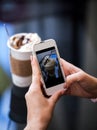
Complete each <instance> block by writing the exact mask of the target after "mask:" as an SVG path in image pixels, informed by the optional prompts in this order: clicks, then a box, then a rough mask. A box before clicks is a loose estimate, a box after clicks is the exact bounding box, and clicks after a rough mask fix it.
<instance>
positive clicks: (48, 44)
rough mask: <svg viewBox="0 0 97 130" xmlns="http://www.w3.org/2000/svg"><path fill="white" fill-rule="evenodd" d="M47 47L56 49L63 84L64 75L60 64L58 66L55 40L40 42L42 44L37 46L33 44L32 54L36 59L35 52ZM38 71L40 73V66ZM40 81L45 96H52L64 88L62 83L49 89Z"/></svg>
mask: <svg viewBox="0 0 97 130" xmlns="http://www.w3.org/2000/svg"><path fill="white" fill-rule="evenodd" d="M43 43H45V44H43ZM49 47H55V49H56V53H57V56H58V60H59V65H60V68H61V71H62V75H63V78H64V82H65V75H64V72H63V69H62V66H61V64H60V56H59V52H58V48H57V45H56V42H55V40H53V39H48V40H45V41H42V42H41V43H39V44H35V45H34V46H33V54H34V55H35V56H36V58H37V55H36V51H40V50H43V49H47V48H49ZM37 61H38V59H37ZM38 66H39V64H38ZM39 69H40V72H41V68H40V66H39ZM42 81H43V86H44V89H45V91H46V93H47V95H52V94H53V93H55V92H56V91H57V90H61V89H64V88H63V85H64V83H61V84H59V85H56V86H52V87H50V88H46V86H45V83H44V80H43V78H42Z"/></svg>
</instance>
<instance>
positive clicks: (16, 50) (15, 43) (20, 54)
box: [7, 33, 41, 87]
mask: <svg viewBox="0 0 97 130" xmlns="http://www.w3.org/2000/svg"><path fill="white" fill-rule="evenodd" d="M40 41H41V38H40V37H39V36H38V34H37V33H19V34H15V35H13V36H12V37H10V39H9V40H8V43H7V44H8V47H9V48H10V66H11V72H12V80H13V83H14V84H15V85H17V86H19V87H27V86H29V85H30V84H31V80H32V70H31V63H30V55H32V48H33V45H34V44H37V43H39V42H40Z"/></svg>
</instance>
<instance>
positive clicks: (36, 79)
mask: <svg viewBox="0 0 97 130" xmlns="http://www.w3.org/2000/svg"><path fill="white" fill-rule="evenodd" d="M30 59H31V66H32V83H33V84H35V86H36V87H37V86H40V85H41V81H40V80H41V74H40V71H39V67H38V63H37V60H36V57H35V56H33V57H32V56H31V58H30Z"/></svg>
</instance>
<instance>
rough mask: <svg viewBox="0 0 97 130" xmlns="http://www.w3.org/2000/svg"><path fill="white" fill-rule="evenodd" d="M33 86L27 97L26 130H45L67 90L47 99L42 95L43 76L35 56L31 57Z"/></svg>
mask: <svg viewBox="0 0 97 130" xmlns="http://www.w3.org/2000/svg"><path fill="white" fill-rule="evenodd" d="M31 66H32V72H33V74H32V84H31V85H30V88H29V90H28V92H27V93H26V95H25V99H26V104H27V126H26V127H25V129H24V130H45V129H46V128H47V126H48V124H49V122H50V120H51V118H52V115H53V110H54V107H55V104H56V102H57V101H58V99H59V98H60V97H61V96H62V95H63V94H64V91H65V90H60V91H57V92H55V93H54V94H53V95H52V96H51V97H49V98H47V97H45V96H44V95H43V93H42V89H41V88H42V87H43V85H42V83H41V74H40V71H39V69H38V65H37V61H36V58H35V56H33V58H32V57H31Z"/></svg>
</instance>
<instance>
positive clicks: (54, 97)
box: [49, 89, 66, 106]
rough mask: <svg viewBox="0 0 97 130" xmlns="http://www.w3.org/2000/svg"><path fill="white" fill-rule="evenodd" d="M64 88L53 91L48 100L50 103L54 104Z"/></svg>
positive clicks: (63, 91) (62, 93)
mask: <svg viewBox="0 0 97 130" xmlns="http://www.w3.org/2000/svg"><path fill="white" fill-rule="evenodd" d="M65 91H66V89H63V90H59V91H57V92H55V93H54V94H53V95H52V96H51V97H50V99H49V100H50V102H52V105H53V106H54V105H55V104H56V102H57V101H58V100H59V98H60V97H61V96H62V95H64V93H65Z"/></svg>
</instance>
